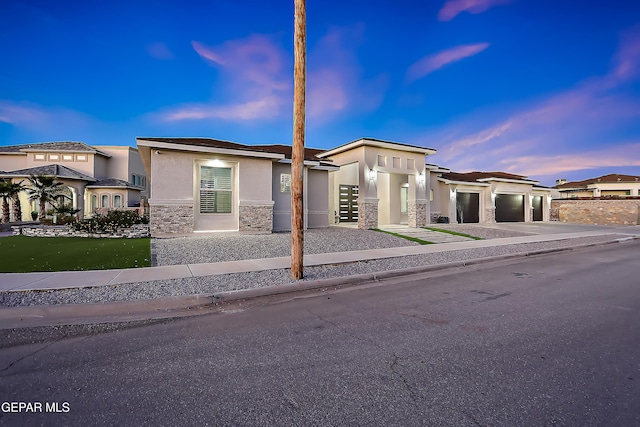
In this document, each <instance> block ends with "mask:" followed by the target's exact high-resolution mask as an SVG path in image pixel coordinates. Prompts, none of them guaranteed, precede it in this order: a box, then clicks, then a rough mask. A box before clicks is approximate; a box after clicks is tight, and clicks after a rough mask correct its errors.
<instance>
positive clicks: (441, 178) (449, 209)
mask: <svg viewBox="0 0 640 427" xmlns="http://www.w3.org/2000/svg"><path fill="white" fill-rule="evenodd" d="M427 168H428V170H429V175H430V182H431V194H430V205H431V217H432V218H431V220H432V222H437V221H438V219H439V218H442V219H441V220H443V219H444V220H448V221H449V222H464V223H494V222H529V221H549V212H550V206H551V199H552V190H551V189H550V188H546V187H543V186H541V185H540V183H539V182H538V181H534V180H531V179H528V178H527V177H524V176H521V175H514V174H509V173H505V172H469V173H456V172H451V171H450V170H449V169H446V168H442V167H439V166H436V165H427Z"/></svg>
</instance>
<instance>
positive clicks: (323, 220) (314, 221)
mask: <svg viewBox="0 0 640 427" xmlns="http://www.w3.org/2000/svg"><path fill="white" fill-rule="evenodd" d="M306 190H307V191H306V194H307V195H306V197H305V202H306V207H305V211H306V213H307V227H308V228H322V227H328V226H329V173H328V171H323V170H313V169H309V171H308V173H307V188H306Z"/></svg>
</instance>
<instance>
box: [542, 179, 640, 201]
mask: <svg viewBox="0 0 640 427" xmlns="http://www.w3.org/2000/svg"><path fill="white" fill-rule="evenodd" d="M554 188H555V189H557V190H558V192H559V193H560V198H561V199H573V198H580V197H612V196H614V197H616V196H617V197H628V196H636V197H637V196H640V176H637V175H618V174H609V175H604V176H600V177H597V178H591V179H586V180H584V181H574V182H567V181H566V180H564V179H559V180H557V181H556V186H555V187H554Z"/></svg>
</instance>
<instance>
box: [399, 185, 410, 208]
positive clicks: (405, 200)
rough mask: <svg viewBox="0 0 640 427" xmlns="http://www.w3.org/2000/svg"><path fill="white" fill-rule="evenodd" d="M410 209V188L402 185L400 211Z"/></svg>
mask: <svg viewBox="0 0 640 427" xmlns="http://www.w3.org/2000/svg"><path fill="white" fill-rule="evenodd" d="M408 211H409V188H408V187H400V213H407V212H408Z"/></svg>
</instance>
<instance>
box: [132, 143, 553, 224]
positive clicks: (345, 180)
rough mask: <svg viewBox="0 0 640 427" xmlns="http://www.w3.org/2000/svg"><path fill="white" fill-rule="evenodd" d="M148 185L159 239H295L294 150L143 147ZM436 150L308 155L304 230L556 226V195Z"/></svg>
mask: <svg viewBox="0 0 640 427" xmlns="http://www.w3.org/2000/svg"><path fill="white" fill-rule="evenodd" d="M137 144H138V149H139V152H140V155H141V158H142V162H143V164H144V167H145V170H146V174H147V178H148V180H149V184H150V189H151V194H150V199H149V207H150V223H151V232H152V234H153V235H159V234H176V233H178V234H182V233H192V232H205V231H254V232H271V231H285V230H290V229H291V187H290V183H291V147H290V146H284V145H243V144H238V143H234V142H228V141H221V140H216V139H211V138H137ZM435 152H436V151H435V150H433V149H430V148H424V147H418V146H413V145H408V144H402V143H398V142H391V141H383V140H379V139H373V138H361V139H358V140H355V141H352V142H349V143H347V144H344V145H341V146H339V147H337V148H334V149H331V150H326V151H325V150H317V149H310V148H305V163H304V164H305V167H304V209H305V211H304V213H305V227H306V228H319V227H327V226H329V225H332V224H337V223H354V224H357V226H358V227H359V228H362V229H370V228H377V227H379V226H384V225H387V224H407V225H409V226H411V227H423V226H426V225H427V224H429V223H436V222H438V221H439V220H442V219H444V218H446V219H447V220H449V221H451V222H454V221H459V222H467V223H468V222H478V223H493V222H502V221H523V222H528V221H548V220H549V209H550V202H551V189H549V188H545V187H543V186H541V185H540V183H539V182H538V181H534V180H530V179H528V178H526V177H524V176H520V175H513V174H508V173H503V172H472V173H466V174H461V173H454V172H451V171H450V170H449V169H446V168H442V167H439V166H437V165H432V164H427V163H425V159H426V158H427V157H428V156H431V155H433V154H435Z"/></svg>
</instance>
